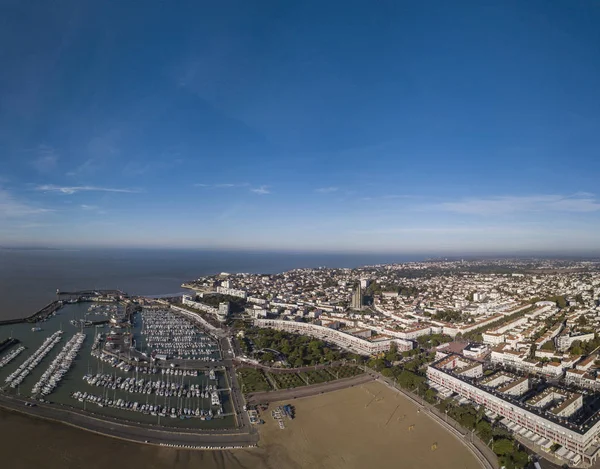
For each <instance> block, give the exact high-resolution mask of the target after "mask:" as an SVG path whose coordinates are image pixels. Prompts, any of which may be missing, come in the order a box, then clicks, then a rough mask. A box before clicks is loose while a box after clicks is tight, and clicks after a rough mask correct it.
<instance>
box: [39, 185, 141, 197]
mask: <svg viewBox="0 0 600 469" xmlns="http://www.w3.org/2000/svg"><path fill="white" fill-rule="evenodd" d="M36 190H38V191H42V192H60V193H61V194H66V195H73V194H76V193H77V192H118V193H124V194H137V193H139V192H141V191H140V190H138V189H117V188H112V187H98V186H55V185H53V184H46V185H42V186H37V187H36Z"/></svg>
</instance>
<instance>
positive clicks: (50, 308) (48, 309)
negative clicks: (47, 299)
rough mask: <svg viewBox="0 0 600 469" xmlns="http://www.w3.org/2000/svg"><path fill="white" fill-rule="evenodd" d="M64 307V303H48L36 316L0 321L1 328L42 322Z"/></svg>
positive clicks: (55, 301) (56, 301)
mask: <svg viewBox="0 0 600 469" xmlns="http://www.w3.org/2000/svg"><path fill="white" fill-rule="evenodd" d="M62 306H63V302H62V301H58V300H54V301H53V302H52V303H48V304H47V305H46V306H44V307H43V308H42V309H40V310H39V311H37V312H35V313H34V314H32V315H31V316H29V317H26V318H15V319H5V320H3V321H0V326H6V325H8V324H21V323H23V322H29V323H34V322H38V321H42V320H44V319H46V318H47V317H48V316H50V315H51V314H53V313H55V312H56V311H58V310H59V309H60V308H62Z"/></svg>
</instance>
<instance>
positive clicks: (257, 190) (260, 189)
mask: <svg viewBox="0 0 600 469" xmlns="http://www.w3.org/2000/svg"><path fill="white" fill-rule="evenodd" d="M250 192H254V193H255V194H260V195H265V194H270V193H271V191H270V190H269V189H268V186H260V187H257V188H255V189H250Z"/></svg>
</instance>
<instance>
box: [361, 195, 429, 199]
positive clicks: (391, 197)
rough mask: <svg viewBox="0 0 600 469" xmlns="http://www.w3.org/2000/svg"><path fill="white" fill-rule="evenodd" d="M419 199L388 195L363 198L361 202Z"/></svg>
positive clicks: (416, 197)
mask: <svg viewBox="0 0 600 469" xmlns="http://www.w3.org/2000/svg"><path fill="white" fill-rule="evenodd" d="M418 198H419V196H417V195H408V194H387V195H377V196H369V197H361V198H360V200H394V199H418Z"/></svg>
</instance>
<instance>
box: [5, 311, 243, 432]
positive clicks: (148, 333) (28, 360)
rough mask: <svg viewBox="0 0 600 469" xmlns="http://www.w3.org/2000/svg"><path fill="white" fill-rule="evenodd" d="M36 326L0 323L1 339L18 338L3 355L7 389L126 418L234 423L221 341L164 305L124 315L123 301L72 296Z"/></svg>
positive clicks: (192, 424) (174, 423)
mask: <svg viewBox="0 0 600 469" xmlns="http://www.w3.org/2000/svg"><path fill="white" fill-rule="evenodd" d="M161 314H164V318H161V317H160V315H161ZM97 320H99V321H102V322H103V323H102V324H93V325H91V326H89V325H87V322H94V323H95V322H97ZM72 321H73V322H72ZM72 324H73V325H72ZM75 325H76V327H77V329H79V331H77V332H75V333H73V332H69V330H72V328H74V327H75ZM33 329H35V330H32V324H31V323H27V322H23V323H19V324H14V323H13V324H10V325H3V326H0V340H3V339H6V338H8V337H15V339H17V340H18V342H19V343H18V346H16V345H12V347H10V348H7V350H5V351H4V352H3V353H2V354H0V383H1V384H2V386H1V389H2V391H1V392H3V393H5V394H14V395H19V396H21V397H30V398H33V399H38V400H40V401H42V402H45V403H52V404H55V405H58V406H61V407H64V408H66V409H79V410H81V411H84V412H86V413H89V414H93V415H96V416H100V417H101V416H105V417H109V418H117V419H122V420H124V421H128V422H131V421H133V422H139V423H148V424H152V425H157V424H158V425H160V426H165V427H183V428H198V429H203V428H204V429H216V428H233V427H235V418H234V416H233V407H232V403H231V398H230V390H229V384H228V382H227V379H226V377H225V374H224V372H223V371H222V370H221V369H220V368H218V367H216V365H215V364H214V363H215V362H216V361H217V360H219V359H220V351H219V346H218V343H217V342H216V341H215V340H214V339H212V338H211V337H210V336H208V335H207V334H205V333H204V332H203V331H201V330H200V329H198V327H197V326H196V325H194V324H191V323H190V322H188V321H187V320H185V319H183V318H180V317H178V316H177V315H175V314H174V313H172V312H170V311H166V310H165V309H164V308H162V309H149V310H142V309H140V310H139V311H135V312H132V314H130V315H128V314H126V305H124V304H122V303H117V302H112V303H108V304H97V303H93V304H91V305H90V303H89V302H72V303H67V304H64V305H63V307H62V308H60V309H58V310H56V311H54V312H53V313H52V314H51V315H49V316H48V317H45V318H44V319H42V320H40V321H38V322H36V324H35V327H34V328H33ZM142 331H143V333H142ZM67 339H68V340H67ZM169 343H170V344H169ZM59 344H62V346H61V347H59V346H58V345H59ZM210 364H213V365H212V366H209V365H210ZM83 396H85V397H83ZM136 404H137V405H136ZM163 417H165V418H163Z"/></svg>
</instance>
